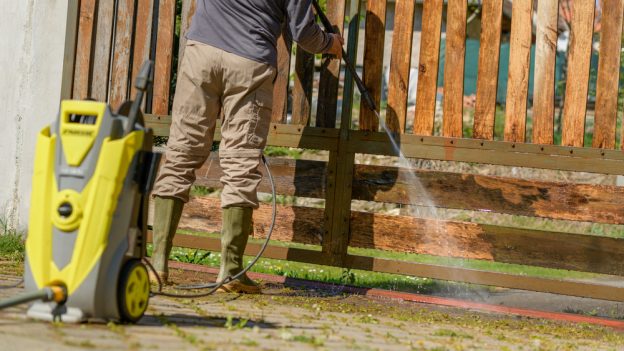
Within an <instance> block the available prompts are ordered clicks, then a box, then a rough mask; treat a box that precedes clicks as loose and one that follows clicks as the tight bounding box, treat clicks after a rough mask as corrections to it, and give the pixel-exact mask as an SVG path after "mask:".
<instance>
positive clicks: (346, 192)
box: [323, 0, 360, 266]
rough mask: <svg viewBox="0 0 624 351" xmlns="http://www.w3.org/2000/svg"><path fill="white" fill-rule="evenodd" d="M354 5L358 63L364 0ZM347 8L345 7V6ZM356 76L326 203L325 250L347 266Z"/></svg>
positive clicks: (352, 35) (348, 82) (352, 42)
mask: <svg viewBox="0 0 624 351" xmlns="http://www.w3.org/2000/svg"><path fill="white" fill-rule="evenodd" d="M352 2H353V3H352V4H351V5H352V6H351V7H350V11H349V12H350V14H351V20H350V22H349V37H348V40H347V45H348V47H347V55H348V56H349V58H350V59H351V62H355V57H356V55H357V42H358V33H359V13H360V1H359V0H352ZM343 8H344V7H343ZM354 12H355V14H354ZM353 88H354V87H353V76H351V74H350V73H349V72H348V71H347V73H346V74H345V83H344V94H343V105H342V115H341V119H340V139H339V140H338V150H337V151H333V152H330V154H329V162H328V165H327V190H326V194H327V195H326V202H325V233H324V234H325V235H324V236H323V253H324V254H326V255H327V258H328V259H329V260H330V262H329V264H331V265H335V266H343V265H344V258H345V256H346V254H347V248H348V246H349V234H350V222H351V186H352V183H353V169H354V164H355V154H354V153H353V152H349V151H348V150H347V147H348V141H349V134H350V130H351V112H352V104H353Z"/></svg>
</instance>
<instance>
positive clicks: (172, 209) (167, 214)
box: [150, 196, 184, 283]
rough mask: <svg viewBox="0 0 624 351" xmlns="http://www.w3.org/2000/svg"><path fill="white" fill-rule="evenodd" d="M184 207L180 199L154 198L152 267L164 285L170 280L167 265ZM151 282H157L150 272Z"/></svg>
mask: <svg viewBox="0 0 624 351" xmlns="http://www.w3.org/2000/svg"><path fill="white" fill-rule="evenodd" d="M183 207H184V202H183V201H182V200H180V199H176V198H164V197H159V196H154V224H153V230H152V231H153V233H154V239H153V240H154V250H153V251H152V265H153V266H154V269H155V270H156V272H157V274H158V275H159V276H160V280H161V281H162V282H163V283H167V282H168V280H169V269H168V267H167V263H168V260H169V254H171V248H172V245H173V236H174V235H175V232H176V229H177V228H178V223H179V222H180V217H181V216H182V208H183ZM150 280H151V281H152V282H157V279H156V277H154V276H153V273H152V272H150Z"/></svg>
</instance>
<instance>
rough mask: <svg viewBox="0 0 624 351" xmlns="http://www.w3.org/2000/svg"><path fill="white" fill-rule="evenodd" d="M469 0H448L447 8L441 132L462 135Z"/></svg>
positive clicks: (452, 135)
mask: <svg viewBox="0 0 624 351" xmlns="http://www.w3.org/2000/svg"><path fill="white" fill-rule="evenodd" d="M466 6H467V5H466V1H464V0H449V2H448V8H447V12H446V16H447V20H446V61H445V63H444V118H443V126H442V135H443V136H445V137H455V138H461V137H462V134H463V130H462V119H463V110H464V60H465V58H466V9H467V7H466Z"/></svg>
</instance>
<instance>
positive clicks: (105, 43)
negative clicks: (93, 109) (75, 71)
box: [91, 0, 123, 101]
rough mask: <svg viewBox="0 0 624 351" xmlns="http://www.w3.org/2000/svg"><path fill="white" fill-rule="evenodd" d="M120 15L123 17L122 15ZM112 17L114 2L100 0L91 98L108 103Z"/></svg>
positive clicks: (112, 0) (111, 0) (113, 14)
mask: <svg viewBox="0 0 624 351" xmlns="http://www.w3.org/2000/svg"><path fill="white" fill-rule="evenodd" d="M121 15H122V16H123V14H121ZM114 16H115V0H100V1H99V2H98V10H97V20H96V22H97V25H96V27H97V30H96V34H95V39H94V40H95V43H94V49H93V50H94V54H93V67H92V68H91V70H92V72H93V79H92V81H91V97H92V98H94V99H96V100H98V101H108V84H109V72H110V67H111V45H112V41H113V32H114V30H113V17H114Z"/></svg>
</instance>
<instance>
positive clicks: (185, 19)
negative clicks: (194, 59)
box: [177, 0, 197, 71]
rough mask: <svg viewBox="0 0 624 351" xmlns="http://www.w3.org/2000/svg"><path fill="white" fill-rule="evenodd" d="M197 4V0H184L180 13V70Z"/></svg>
mask: <svg viewBox="0 0 624 351" xmlns="http://www.w3.org/2000/svg"><path fill="white" fill-rule="evenodd" d="M196 5H197V1H196V0H183V1H182V12H181V13H180V19H181V23H180V47H179V48H178V67H177V69H178V71H179V70H180V65H181V64H182V58H183V57H184V49H185V48H186V34H187V33H188V31H189V28H191V20H192V19H193V15H194V14H195V6H196Z"/></svg>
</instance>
